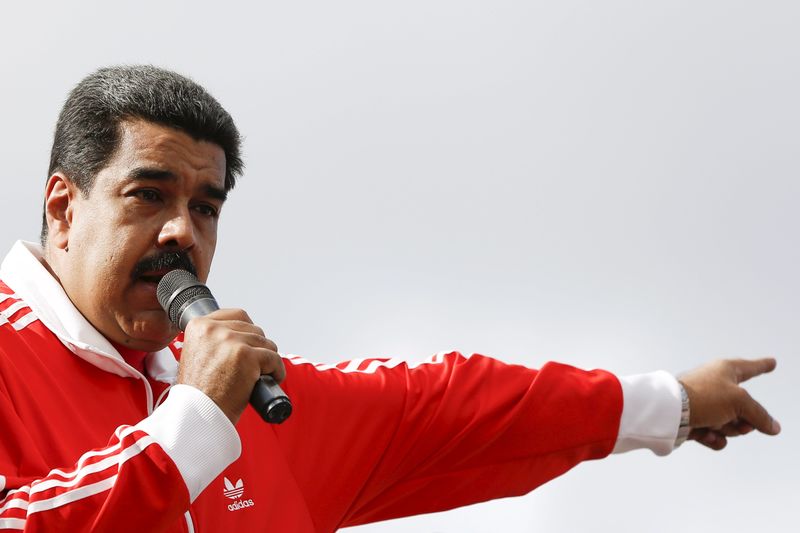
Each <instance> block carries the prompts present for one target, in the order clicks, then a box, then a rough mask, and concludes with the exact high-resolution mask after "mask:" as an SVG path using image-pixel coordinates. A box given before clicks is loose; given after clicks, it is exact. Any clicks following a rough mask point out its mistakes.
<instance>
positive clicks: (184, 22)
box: [0, 0, 800, 533]
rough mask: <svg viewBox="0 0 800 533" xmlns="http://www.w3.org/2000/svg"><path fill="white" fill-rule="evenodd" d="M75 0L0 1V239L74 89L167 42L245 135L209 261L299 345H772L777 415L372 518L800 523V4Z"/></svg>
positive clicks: (750, 525)
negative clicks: (729, 434) (414, 511)
mask: <svg viewBox="0 0 800 533" xmlns="http://www.w3.org/2000/svg"><path fill="white" fill-rule="evenodd" d="M63 4H66V3H55V2H54V3H52V4H49V5H48V4H40V3H35V2H28V3H24V5H23V3H21V2H16V3H14V4H11V5H10V4H6V5H5V6H4V8H3V11H2V14H1V15H0V21H1V22H0V25H1V26H2V28H1V30H0V80H2V83H0V106H1V107H0V112H1V113H0V116H2V128H0V161H1V162H2V171H1V172H2V176H1V177H0V179H2V184H3V193H2V197H1V199H0V207H1V208H2V212H3V214H4V221H3V224H2V225H1V226H0V248H3V249H7V248H8V247H10V245H11V244H12V242H13V241H14V240H15V239H17V238H26V239H29V240H36V239H37V237H38V232H39V220H40V216H41V215H40V206H41V201H42V200H41V198H42V190H43V186H44V183H45V179H46V178H47V176H46V170H47V166H48V154H49V148H50V142H51V135H52V130H53V126H54V124H55V120H56V116H57V114H58V110H59V108H60V105H61V103H62V102H63V100H64V98H65V97H66V94H67V92H68V91H69V89H70V88H71V87H72V86H73V85H74V84H75V83H77V81H78V80H79V79H80V78H81V77H83V76H84V75H86V74H87V73H89V72H90V71H92V70H93V69H95V68H97V67H99V66H103V65H108V64H116V63H142V62H149V63H154V64H158V65H161V66H166V67H169V68H173V69H175V70H178V71H179V72H182V73H184V74H187V75H189V76H191V77H193V78H194V79H196V80H197V81H198V82H200V83H201V84H202V85H204V86H205V87H206V88H208V89H209V90H210V91H211V92H212V94H214V95H215V96H216V97H217V98H218V99H219V100H220V101H221V102H222V103H223V105H224V106H226V108H227V109H228V110H229V111H230V112H231V113H232V114H233V116H234V118H236V120H237V123H238V125H239V127H240V129H241V131H242V133H243V134H244V135H245V137H246V141H245V146H244V148H245V157H246V162H247V170H246V173H245V176H244V177H243V178H242V180H241V182H240V185H239V186H238V187H237V189H236V190H235V191H234V193H233V194H232V197H231V199H230V201H229V203H228V205H226V208H225V213H224V215H223V221H222V227H221V236H220V245H219V247H218V251H217V259H216V261H215V268H214V270H213V272H212V277H211V279H210V285H211V286H212V288H213V289H214V292H215V293H216V295H217V297H218V298H219V299H220V300H221V301H222V302H223V303H225V304H227V305H229V306H239V307H244V308H245V309H247V310H248V311H249V312H250V314H251V316H253V317H254V319H255V320H256V321H257V322H258V323H260V324H261V325H262V326H263V327H264V328H265V329H266V330H267V331H268V333H269V334H270V335H271V336H272V337H273V338H274V339H275V340H276V342H277V343H278V345H279V347H280V348H281V350H282V351H283V352H289V353H298V354H302V355H304V356H306V357H308V358H310V359H315V360H319V361H335V360H340V359H345V358H352V357H363V356H397V357H404V358H409V359H421V358H424V357H427V356H428V355H430V354H432V353H434V352H437V351H440V350H447V349H459V350H461V351H463V352H481V353H486V354H491V355H495V356H498V357H500V358H502V359H505V360H507V361H514V362H521V363H524V364H527V365H529V366H533V367H539V366H541V365H542V364H543V363H544V362H545V361H547V360H550V359H553V360H559V361H563V362H568V363H572V364H575V365H578V366H582V367H589V368H591V367H602V368H607V369H609V370H612V371H615V372H618V373H638V372H645V371H650V370H654V369H658V368H664V369H666V370H670V371H673V372H680V371H684V370H687V369H689V368H691V367H693V366H696V365H698V364H700V363H702V362H704V361H706V360H709V359H712V358H715V357H720V356H726V357H756V356H762V355H774V356H776V357H777V358H778V361H779V365H778V370H777V371H776V372H775V373H774V374H773V375H769V376H765V377H762V378H759V379H757V380H755V381H754V382H752V383H751V384H750V385H749V390H750V391H751V392H752V394H753V395H754V396H756V397H757V398H759V399H760V400H762V402H763V403H764V404H765V405H766V406H767V407H769V408H770V409H771V411H772V412H773V414H774V415H775V416H776V418H778V419H779V420H780V421H781V422H782V424H783V427H784V432H783V434H782V435H781V436H779V437H777V438H768V437H764V436H761V435H755V436H749V437H745V438H741V439H738V440H734V441H732V442H731V443H730V444H729V447H728V449H727V450H725V451H724V452H721V453H714V452H710V451H708V450H706V449H704V448H701V447H700V446H697V445H695V444H694V443H689V444H687V445H686V446H684V447H683V448H681V449H680V450H678V451H677V452H675V453H674V454H673V455H672V456H670V457H667V458H657V457H655V456H654V455H652V454H650V453H649V452H633V453H630V454H627V455H624V456H615V457H612V458H609V459H606V460H603V461H598V462H593V463H589V464H584V465H581V466H579V467H578V468H576V469H575V470H573V471H572V472H570V473H568V474H566V475H565V476H563V477H561V478H559V479H557V480H554V481H553V482H551V483H549V484H547V485H545V486H544V487H541V488H540V489H538V490H536V491H534V492H533V493H531V494H529V495H528V496H525V497H522V498H516V499H507V500H502V501H497V502H493V503H488V504H481V505H477V506H472V507H470V508H466V509H463V510H458V511H452V512H448V513H442V514H437V515H428V516H423V517H416V518H410V519H404V520H399V521H392V522H386V523H383V524H374V525H369V526H365V527H362V528H358V529H353V530H352V531H353V533H356V532H358V533H367V532H368V533H388V532H404V531H412V530H413V531H417V532H430V533H433V532H438V533H445V532H454V533H455V532H459V533H462V532H486V531H503V532H510V533H517V532H519V533H521V532H532V531H536V532H556V533H559V532H586V531H601V532H605V531H614V532H626V533H641V532H674V531H682V532H686V531H689V532H692V531H698V532H704V533H706V532H716V531H732V532H751V531H769V532H788V531H798V530H800V526H798V524H799V523H800V519H798V516H797V504H798V502H799V501H800V466H799V465H798V460H797V452H798V450H800V439H798V430H797V428H798V427H800V416H799V415H798V414H797V406H798V401H797V398H796V396H797V394H796V387H797V385H796V383H797V378H798V370H800V362H798V318H799V317H798V299H799V298H798V297H800V283H798V278H797V276H798V272H800V250H799V249H798V224H800V211H798V201H800V180H799V179H798V170H800V150H798V142H799V141H800V108H799V106H798V97H799V96H800V75H799V74H800V32H799V31H798V27H799V26H800V7H798V4H797V3H796V2H772V1H762V2H735V1H709V2H687V1H669V2H667V1H654V2H637V1H629V2H622V1H607V2H592V1H584V2H565V1H559V2H531V1H527V2H522V1H520V2H502V1H497V0H495V1H492V2H488V1H487V2H471V1H449V2H432V1H430V0H428V1H423V2H420V1H409V0H406V1H404V2H392V3H388V2H374V1H372V2H368V1H363V2H352V1H344V2H342V1H340V2H286V1H283V2H271V1H270V2H262V3H260V4H258V5H256V4H255V3H253V4H241V5H239V4H238V3H237V2H224V3H220V2H198V1H194V2H148V1H140V2H136V3H135V4H132V5H131V7H129V8H128V7H122V6H121V5H119V3H113V2H100V1H95V2H84V3H83V4H82V5H81V6H80V7H78V6H66V5H63ZM320 482H324V480H320Z"/></svg>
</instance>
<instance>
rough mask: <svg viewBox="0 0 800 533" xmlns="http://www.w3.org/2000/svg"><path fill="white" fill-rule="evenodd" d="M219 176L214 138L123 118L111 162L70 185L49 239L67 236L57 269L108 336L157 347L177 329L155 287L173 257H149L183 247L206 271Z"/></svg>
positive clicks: (200, 271) (220, 197) (220, 191)
mask: <svg viewBox="0 0 800 533" xmlns="http://www.w3.org/2000/svg"><path fill="white" fill-rule="evenodd" d="M66 181H68V180H66ZM224 183H225V153H224V151H223V150H222V148H220V147H219V146H218V145H216V144H213V143H210V142H206V141H196V140H194V139H193V138H192V137H190V136H189V135H187V134H185V133H183V132H180V131H178V130H175V129H172V128H168V127H165V126H160V125H156V124H153V123H150V122H146V121H143V120H135V121H127V122H124V123H123V125H122V134H121V139H120V143H119V147H118V149H117V151H116V152H115V154H114V155H113V157H112V159H111V161H110V162H109V163H108V165H107V166H106V167H105V168H103V169H102V170H101V171H100V172H99V173H98V174H97V176H96V179H95V182H94V185H93V186H92V189H91V190H90V191H89V194H88V195H87V196H86V197H84V196H83V195H82V194H81V193H79V192H77V191H74V192H73V193H71V194H70V200H69V206H70V209H71V211H70V212H67V214H66V216H65V219H66V220H67V224H66V225H65V226H66V229H64V230H61V235H60V236H54V235H50V236H49V237H48V244H49V242H50V240H51V239H53V238H54V237H62V239H61V240H64V239H63V237H65V238H66V240H65V243H66V246H67V247H68V248H67V251H66V252H62V253H60V254H59V260H58V262H57V263H56V264H57V265H58V267H57V268H54V270H56V275H57V276H58V277H59V279H60V281H61V284H62V286H63V287H64V289H65V291H66V292H67V295H69V297H70V299H71V300H72V302H73V303H74V304H75V306H76V307H77V308H78V310H79V311H80V312H81V313H82V314H83V315H84V316H85V317H86V318H87V319H88V320H89V322H91V323H92V325H94V326H95V328H97V329H98V330H99V331H100V332H101V333H102V334H103V335H104V336H105V337H106V338H108V339H109V340H111V341H114V342H116V343H118V344H122V345H125V346H128V347H130V348H133V349H137V350H146V351H154V350H157V349H160V348H162V347H163V346H165V345H166V344H167V343H169V341H170V340H171V339H172V338H173V337H174V335H175V334H176V330H175V329H174V328H173V326H172V325H171V324H170V323H169V320H168V319H167V317H166V314H165V313H164V311H163V310H162V309H161V306H160V305H159V304H158V300H157V299H156V286H157V283H158V280H159V279H160V278H161V277H162V276H163V275H164V274H165V273H166V271H168V270H171V269H173V268H175V266H174V265H173V266H171V268H170V267H165V266H164V264H163V263H162V264H161V265H160V266H158V263H157V262H156V263H154V262H152V261H150V260H152V259H153V258H156V257H158V256H160V255H163V254H165V253H168V252H185V255H186V256H187V257H188V259H189V260H190V261H191V264H192V265H193V266H194V267H195V268H196V270H197V276H198V278H200V280H202V281H205V280H206V278H207V277H208V272H209V269H210V267H211V259H212V258H213V256H214V249H215V247H216V242H217V220H218V217H219V213H220V210H221V208H222V204H223V202H224V199H225V190H224ZM69 186H70V187H74V186H73V185H71V184H70V185H69ZM56 240H58V239H56ZM173 256H174V254H173ZM143 265H144V267H143ZM51 266H54V265H51Z"/></svg>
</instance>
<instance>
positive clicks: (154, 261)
mask: <svg viewBox="0 0 800 533" xmlns="http://www.w3.org/2000/svg"><path fill="white" fill-rule="evenodd" d="M178 269H180V270H186V271H188V272H190V273H191V274H192V275H193V276H195V277H196V276H197V269H196V268H195V266H194V263H192V260H191V258H190V257H189V254H187V253H186V252H183V251H179V252H159V253H157V254H156V255H153V256H150V257H145V258H144V259H142V260H141V261H139V262H138V263H136V266H135V267H133V272H132V273H131V277H132V278H133V279H136V278H138V277H139V276H141V275H143V274H144V273H146V272H153V271H158V270H178Z"/></svg>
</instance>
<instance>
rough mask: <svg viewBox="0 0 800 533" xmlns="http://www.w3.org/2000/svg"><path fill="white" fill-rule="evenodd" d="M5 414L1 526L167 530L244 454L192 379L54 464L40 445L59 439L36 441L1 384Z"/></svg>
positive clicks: (1, 406)
mask: <svg viewBox="0 0 800 533" xmlns="http://www.w3.org/2000/svg"><path fill="white" fill-rule="evenodd" d="M0 386H2V385H1V384H0ZM0 418H2V427H3V428H4V432H5V433H6V435H13V436H14V438H13V439H9V438H3V439H2V446H0V472H2V475H0V490H2V495H3V499H2V500H1V501H0V531H121V532H126V531H131V532H133V531H137V532H138V531H165V530H169V529H171V528H174V527H175V526H176V525H178V523H179V521H180V520H181V519H182V515H183V514H184V513H185V512H186V510H187V509H188V507H189V503H190V501H191V500H193V499H194V498H195V497H196V496H197V494H199V492H200V491H201V490H202V489H203V488H204V487H205V486H206V485H207V484H208V483H209V482H210V481H211V480H212V479H213V478H214V477H216V475H217V474H218V473H219V472H220V471H221V470H222V469H223V468H224V467H225V466H227V464H228V463H229V462H231V461H232V460H233V459H235V457H236V456H238V437H237V436H236V433H235V430H234V429H233V427H232V426H230V423H229V421H228V420H227V418H225V416H224V415H223V414H222V413H221V412H220V411H219V409H217V408H216V406H215V405H213V403H212V402H211V401H210V400H209V399H208V398H206V397H205V396H203V395H202V394H200V393H199V392H198V391H196V390H195V389H192V388H191V387H176V388H175V389H174V390H173V391H172V392H171V394H170V397H169V399H168V400H167V401H165V402H164V404H163V405H162V406H161V407H159V408H158V409H156V411H155V412H154V413H153V414H152V415H151V416H150V417H148V418H146V419H145V420H143V421H142V422H140V423H139V424H137V425H135V426H122V427H120V428H118V429H117V430H116V431H115V433H114V435H113V436H112V437H111V439H110V441H109V443H108V445H107V446H106V447H105V448H101V449H97V450H92V451H88V452H86V453H84V454H83V455H82V456H81V457H80V459H78V461H77V463H76V464H74V465H71V466H69V467H62V468H51V469H49V471H48V468H47V467H46V466H45V465H44V460H43V459H42V455H43V454H42V453H41V452H40V451H39V450H40V447H43V446H48V445H50V446H52V445H54V444H53V443H37V442H33V439H31V438H30V436H29V434H28V432H27V431H26V428H25V422H24V421H22V420H20V419H19V418H18V417H17V415H16V413H15V410H14V406H13V403H12V401H11V399H10V398H9V397H8V395H6V394H5V390H3V389H0ZM201 434H202V436H203V439H200V438H198V437H199V435H201ZM182 443H183V444H182ZM187 444H190V445H187ZM211 449H213V450H214V451H215V453H209V451H210V450H211ZM32 470H35V471H43V472H46V474H45V475H41V476H34V475H30V474H29V472H30V471H32Z"/></svg>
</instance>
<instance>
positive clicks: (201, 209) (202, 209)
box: [194, 204, 219, 218]
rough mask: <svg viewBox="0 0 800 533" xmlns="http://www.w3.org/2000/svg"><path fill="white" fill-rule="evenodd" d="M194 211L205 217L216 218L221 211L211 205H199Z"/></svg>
mask: <svg viewBox="0 0 800 533" xmlns="http://www.w3.org/2000/svg"><path fill="white" fill-rule="evenodd" d="M194 210H195V211H197V212H198V213H200V214H201V215H203V216H206V217H211V218H215V217H216V216H217V215H219V210H217V208H216V207H214V206H213V205H209V204H198V205H196V206H194Z"/></svg>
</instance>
